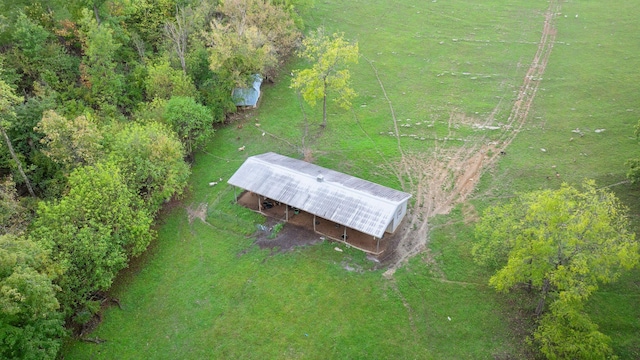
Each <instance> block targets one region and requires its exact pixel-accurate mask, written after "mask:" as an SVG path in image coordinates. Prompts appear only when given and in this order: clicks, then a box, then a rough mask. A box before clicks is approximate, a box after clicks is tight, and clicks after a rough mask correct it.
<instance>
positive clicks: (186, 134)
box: [164, 96, 214, 155]
mask: <svg viewBox="0 0 640 360" xmlns="http://www.w3.org/2000/svg"><path fill="white" fill-rule="evenodd" d="M164 119H165V121H166V122H167V124H169V126H170V127H171V128H172V129H173V131H175V132H176V134H178V138H180V141H182V143H183V144H184V146H185V149H186V151H187V154H188V155H193V153H194V152H195V151H196V150H198V149H200V148H203V147H204V146H205V145H206V143H207V141H208V140H209V139H210V138H211V137H212V136H213V133H214V129H213V126H212V125H213V117H212V116H211V114H210V112H209V110H208V109H207V108H206V107H205V106H204V105H201V104H199V103H197V102H196V101H195V100H194V99H193V98H191V97H184V96H174V97H172V98H171V99H170V100H169V101H168V102H167V105H166V107H165V110H164Z"/></svg>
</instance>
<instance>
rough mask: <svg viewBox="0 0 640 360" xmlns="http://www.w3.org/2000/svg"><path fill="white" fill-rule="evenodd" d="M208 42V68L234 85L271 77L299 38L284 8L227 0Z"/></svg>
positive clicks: (252, 0) (259, 0) (260, 0)
mask: <svg viewBox="0 0 640 360" xmlns="http://www.w3.org/2000/svg"><path fill="white" fill-rule="evenodd" d="M218 12H219V13H221V14H222V15H223V17H222V19H221V20H218V19H214V21H213V22H212V24H211V32H210V33H209V34H208V35H209V36H208V40H209V43H210V45H212V49H211V50H212V52H211V68H212V70H214V71H223V72H225V73H227V74H230V76H231V78H232V79H233V80H234V82H235V83H236V85H238V86H244V85H246V84H247V82H248V79H249V78H250V76H251V75H253V74H256V73H259V74H263V75H266V76H273V75H274V73H275V69H276V68H277V66H278V65H279V64H280V62H281V61H283V59H284V58H286V57H287V56H288V55H289V54H290V53H291V52H292V51H293V49H294V48H295V46H297V43H298V41H299V39H300V37H301V34H300V32H299V31H298V29H297V27H296V25H295V23H294V21H293V19H292V17H291V13H290V12H287V11H286V10H285V8H284V6H279V5H276V4H274V3H272V2H270V1H264V0H226V1H224V2H222V3H221V4H220V5H219V6H218Z"/></svg>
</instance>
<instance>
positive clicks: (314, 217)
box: [313, 214, 316, 232]
mask: <svg viewBox="0 0 640 360" xmlns="http://www.w3.org/2000/svg"><path fill="white" fill-rule="evenodd" d="M313 232H316V214H313Z"/></svg>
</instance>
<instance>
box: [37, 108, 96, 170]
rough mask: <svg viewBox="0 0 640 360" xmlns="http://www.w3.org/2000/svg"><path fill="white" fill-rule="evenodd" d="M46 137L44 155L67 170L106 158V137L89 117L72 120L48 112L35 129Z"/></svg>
mask: <svg viewBox="0 0 640 360" xmlns="http://www.w3.org/2000/svg"><path fill="white" fill-rule="evenodd" d="M35 129H36V130H37V131H39V132H40V133H42V134H44V135H45V136H44V138H42V139H41V140H40V142H41V143H43V144H45V148H44V149H43V152H44V153H45V154H46V155H47V156H49V158H51V159H52V160H53V161H55V162H57V163H59V164H61V165H63V166H64V167H65V168H66V169H67V170H69V171H70V170H72V169H74V168H76V167H78V166H82V165H90V164H93V163H95V162H97V161H98V160H99V159H100V158H101V157H102V156H103V149H102V147H103V144H102V142H103V136H102V132H101V131H100V129H99V128H98V125H97V124H96V122H95V121H94V120H93V119H92V117H91V116H90V115H81V116H78V117H76V118H75V119H73V120H69V119H67V118H66V117H64V116H61V115H59V114H58V113H56V112H55V111H53V110H48V111H45V112H44V114H43V115H42V120H41V121H40V122H39V123H38V125H37V127H36V128H35Z"/></svg>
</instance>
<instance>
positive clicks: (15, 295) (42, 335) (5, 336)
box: [0, 234, 65, 360]
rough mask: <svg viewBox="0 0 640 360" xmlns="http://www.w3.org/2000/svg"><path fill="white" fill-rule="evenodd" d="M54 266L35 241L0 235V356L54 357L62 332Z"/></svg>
mask: <svg viewBox="0 0 640 360" xmlns="http://www.w3.org/2000/svg"><path fill="white" fill-rule="evenodd" d="M54 273H55V269H54V266H53V264H52V263H51V260H50V259H49V257H48V254H47V252H46V251H45V250H43V249H42V248H41V247H40V246H38V244H36V243H35V242H33V241H31V240H28V239H26V238H23V237H16V236H13V235H10V234H4V235H0V334H2V336H0V357H2V358H3V359H33V360H36V359H55V358H56V354H57V353H58V349H59V348H60V346H61V343H62V338H63V337H64V335H65V330H64V327H63V319H62V316H61V314H60V313H59V312H58V309H59V307H60V305H59V303H58V300H57V299H56V291H57V290H58V288H57V287H56V286H55V285H53V283H52V281H51V278H52V276H53V274H54Z"/></svg>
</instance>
